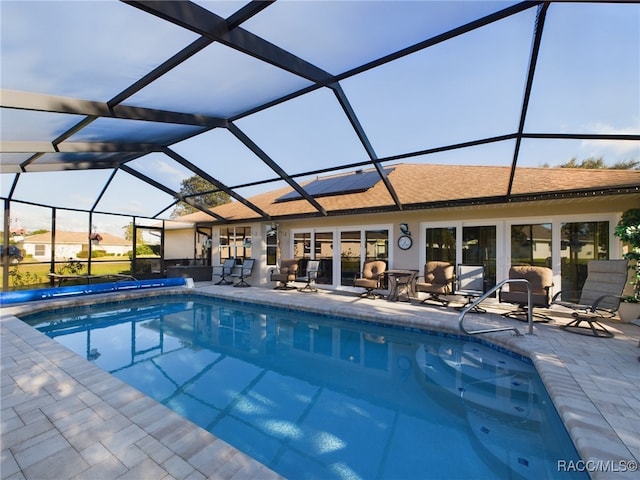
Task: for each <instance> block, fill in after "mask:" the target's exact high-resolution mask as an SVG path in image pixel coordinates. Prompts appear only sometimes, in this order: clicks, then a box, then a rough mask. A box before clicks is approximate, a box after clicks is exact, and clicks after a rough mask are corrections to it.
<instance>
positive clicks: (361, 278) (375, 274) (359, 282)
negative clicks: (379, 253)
mask: <svg viewBox="0 0 640 480" xmlns="http://www.w3.org/2000/svg"><path fill="white" fill-rule="evenodd" d="M386 269H387V264H386V263H385V262H383V261H382V260H369V261H367V262H364V265H363V267H362V272H360V273H359V274H357V275H356V278H355V279H354V280H353V285H354V286H355V287H360V288H364V289H365V292H364V293H362V294H361V295H360V296H361V297H366V298H372V299H375V298H378V297H379V296H380V295H376V294H375V293H373V291H374V290H376V289H378V288H382V280H383V278H384V272H385V270H386Z"/></svg>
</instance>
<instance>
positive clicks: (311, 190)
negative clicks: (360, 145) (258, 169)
mask: <svg viewBox="0 0 640 480" xmlns="http://www.w3.org/2000/svg"><path fill="white" fill-rule="evenodd" d="M392 171H393V168H386V169H385V170H384V173H385V175H388V174H389V173H391V172H392ZM380 180H381V178H380V175H379V174H378V172H377V171H376V170H368V171H366V172H365V171H362V170H357V171H355V172H353V173H351V174H348V175H341V176H338V177H325V178H319V179H317V180H314V181H313V182H311V183H309V184H307V185H305V186H304V187H303V188H304V189H305V190H306V191H307V193H308V194H309V195H311V196H312V197H328V196H331V195H342V194H345V193H360V192H366V191H367V190H369V189H370V188H371V187H373V186H374V185H375V184H376V183H378V182H379V181H380ZM301 198H302V196H301V195H300V194H299V193H298V192H296V191H295V190H294V191H293V192H289V193H287V194H285V195H282V196H281V197H279V198H278V199H276V202H286V201H289V200H300V199H301Z"/></svg>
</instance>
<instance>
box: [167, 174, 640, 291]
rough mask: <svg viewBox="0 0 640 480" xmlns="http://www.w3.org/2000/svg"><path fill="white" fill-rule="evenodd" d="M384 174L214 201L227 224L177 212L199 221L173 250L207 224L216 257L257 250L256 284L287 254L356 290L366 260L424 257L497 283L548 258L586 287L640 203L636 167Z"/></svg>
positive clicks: (559, 273)
mask: <svg viewBox="0 0 640 480" xmlns="http://www.w3.org/2000/svg"><path fill="white" fill-rule="evenodd" d="M385 173H386V175H387V179H388V182H385V181H384V180H383V179H382V178H381V176H380V175H379V174H378V173H377V172H376V171H375V170H371V171H363V172H355V173H348V174H344V175H333V176H327V177H318V179H316V180H313V181H309V182H306V183H304V184H303V186H304V188H305V191H306V192H309V195H310V198H311V199H312V200H313V201H309V198H304V197H302V196H301V195H299V192H296V191H294V189H293V188H289V187H287V188H284V189H279V190H275V191H271V192H268V193H264V194H261V195H257V196H255V197H252V198H250V199H249V201H250V202H251V204H252V205H253V206H255V207H258V209H259V210H262V211H264V212H266V213H267V214H268V215H269V218H268V219H265V218H264V217H261V216H260V215H258V214H257V213H256V211H255V209H252V208H249V206H247V205H244V204H242V203H239V202H232V203H229V204H225V205H221V206H218V207H216V208H215V209H213V211H214V212H215V213H216V214H218V215H219V216H221V217H223V218H225V219H226V222H221V221H220V220H218V219H216V218H214V217H212V216H210V215H207V214H206V213H204V212H198V213H194V214H191V215H187V216H185V217H181V218H180V219H179V220H180V221H182V222H192V223H193V226H191V227H189V228H187V229H185V228H184V226H182V227H180V228H175V229H172V228H171V226H170V225H167V227H168V230H167V231H166V239H165V242H166V243H165V251H170V252H172V254H173V255H175V256H176V257H185V256H192V255H193V252H194V245H195V251H196V252H200V251H201V250H202V251H204V250H206V248H205V244H204V242H205V241H206V240H207V238H208V234H210V238H211V245H212V246H211V259H212V262H211V263H212V264H213V265H219V264H221V263H222V261H223V260H224V259H225V258H227V257H236V258H239V259H242V258H254V259H256V260H257V262H256V266H255V268H254V274H253V276H252V279H251V283H252V284H255V285H268V284H270V280H269V275H268V272H269V270H270V269H271V268H273V267H274V266H275V265H276V264H278V263H279V261H280V259H282V258H296V259H299V260H300V261H301V262H304V261H305V260H308V259H317V260H320V261H321V268H322V270H323V272H324V273H323V275H322V279H321V280H320V283H321V284H322V285H321V286H322V287H324V288H329V289H338V290H351V289H352V288H353V287H352V282H353V276H354V274H355V273H357V272H358V271H359V270H360V268H361V266H362V264H363V262H364V261H365V260H367V259H372V258H378V259H382V260H384V261H385V262H387V264H388V265H389V268H411V269H419V270H420V269H422V267H423V266H424V264H425V262H426V261H427V260H446V261H449V262H451V263H452V264H456V265H457V264H463V263H467V264H483V265H484V266H485V268H486V271H487V275H488V280H489V282H490V283H492V284H495V283H497V282H499V281H501V280H502V279H505V278H507V275H508V271H509V268H510V266H511V265H514V264H523V263H526V264H535V265H546V266H548V267H550V268H551V269H552V270H553V272H554V286H555V287H554V288H556V289H558V290H559V289H560V288H562V289H566V288H575V287H578V286H580V281H583V280H584V276H585V274H586V272H585V266H586V262H587V261H588V260H589V259H593V258H604V259H606V258H612V259H613V258H620V257H621V255H622V253H623V250H622V249H623V246H622V245H621V244H620V242H619V241H618V239H617V238H616V237H615V236H614V235H613V231H614V227H615V225H616V223H617V221H618V219H619V217H620V215H621V213H622V212H623V211H625V210H626V209H628V208H637V207H640V171H638V170H588V169H574V168H522V167H520V168H518V170H517V172H516V173H515V175H514V177H513V178H511V168H510V167H498V166H459V165H424V164H399V165H393V166H388V167H387V166H386V167H385ZM387 183H388V184H390V185H391V186H392V188H391V189H390V188H388V186H387ZM510 183H511V188H510V194H509V195H505V194H504V193H505V192H507V191H509V188H508V186H509V184H510ZM313 192H315V193H313ZM394 196H395V198H394ZM198 232H199V233H198ZM203 232H205V233H207V234H203ZM401 237H405V238H403V239H402V240H400V238H401ZM406 237H410V240H409V241H407V239H406ZM194 239H195V240H194Z"/></svg>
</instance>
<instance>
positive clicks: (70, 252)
mask: <svg viewBox="0 0 640 480" xmlns="http://www.w3.org/2000/svg"><path fill="white" fill-rule="evenodd" d="M36 245H38V246H39V247H40V248H36ZM22 248H23V249H24V251H25V253H26V254H27V255H30V256H31V257H32V258H33V259H34V260H37V261H39V262H48V261H49V260H50V259H51V244H50V243H40V244H36V243H30V242H24V243H23V244H22ZM88 248H89V246H88V245H87V244H84V245H82V244H79V243H77V244H73V243H63V244H60V243H57V244H56V249H55V255H54V259H55V260H56V261H63V260H68V259H69V258H73V259H76V258H78V253H79V252H81V251H82V250H84V251H87V250H88ZM92 248H93V249H94V250H103V251H105V252H106V253H107V254H109V255H126V254H127V253H128V252H129V251H130V250H131V246H128V245H94V246H93V247H92ZM37 253H42V254H41V255H38V254H37Z"/></svg>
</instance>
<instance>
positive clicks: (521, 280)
mask: <svg viewBox="0 0 640 480" xmlns="http://www.w3.org/2000/svg"><path fill="white" fill-rule="evenodd" d="M507 283H524V284H525V286H526V287H527V323H528V324H529V331H528V332H527V335H533V334H534V333H533V302H532V300H531V284H530V283H529V281H528V280H526V279H524V278H507V279H506V280H503V281H501V282H500V283H498V284H497V285H496V286H495V287H493V288H491V289H490V290H489V291H487V292H485V293H484V294H483V295H482V296H480V297H478V298H477V299H476V300H474V301H473V302H471V303H470V304H469V305H467V306H466V307H465V308H463V309H462V312H460V316H459V317H458V325H459V327H460V330H462V331H463V332H464V333H466V334H467V335H478V334H480V333H492V332H505V331H509V330H512V331H514V332H515V334H516V336H518V337H522V336H523V335H522V334H521V333H520V330H518V329H517V328H516V327H497V328H487V329H484V330H473V331H470V330H467V329H466V328H465V326H464V317H465V315H466V314H467V313H469V311H470V310H472V309H473V308H475V307H476V306H477V305H478V304H479V303H482V302H483V301H485V300H486V299H487V298H488V297H489V296H490V295H491V294H493V293H494V292H496V291H497V290H500V289H501V288H502V287H503V286H504V285H506V284H507Z"/></svg>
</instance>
